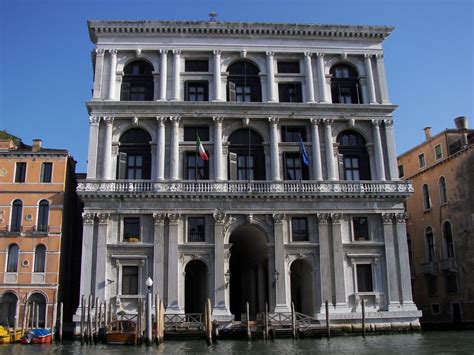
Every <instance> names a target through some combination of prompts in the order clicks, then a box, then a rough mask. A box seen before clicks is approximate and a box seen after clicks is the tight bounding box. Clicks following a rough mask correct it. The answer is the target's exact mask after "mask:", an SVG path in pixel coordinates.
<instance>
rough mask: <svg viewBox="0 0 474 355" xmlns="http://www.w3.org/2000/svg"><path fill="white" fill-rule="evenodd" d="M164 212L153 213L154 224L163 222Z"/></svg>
mask: <svg viewBox="0 0 474 355" xmlns="http://www.w3.org/2000/svg"><path fill="white" fill-rule="evenodd" d="M165 218H166V213H161V212H157V213H153V219H154V221H155V226H158V225H163V224H165Z"/></svg>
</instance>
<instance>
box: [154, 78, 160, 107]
mask: <svg viewBox="0 0 474 355" xmlns="http://www.w3.org/2000/svg"><path fill="white" fill-rule="evenodd" d="M159 99H160V74H159V73H157V72H155V71H154V72H153V100H155V101H158V100H159Z"/></svg>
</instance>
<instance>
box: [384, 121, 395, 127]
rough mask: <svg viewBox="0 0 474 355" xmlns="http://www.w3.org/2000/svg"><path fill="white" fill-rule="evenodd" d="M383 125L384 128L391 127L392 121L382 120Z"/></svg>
mask: <svg viewBox="0 0 474 355" xmlns="http://www.w3.org/2000/svg"><path fill="white" fill-rule="evenodd" d="M383 123H384V124H385V127H392V126H393V120H384V121H383Z"/></svg>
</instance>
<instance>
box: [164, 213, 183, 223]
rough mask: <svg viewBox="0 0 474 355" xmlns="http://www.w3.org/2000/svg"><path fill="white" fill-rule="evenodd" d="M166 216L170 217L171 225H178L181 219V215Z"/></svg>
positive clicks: (168, 214) (171, 214)
mask: <svg viewBox="0 0 474 355" xmlns="http://www.w3.org/2000/svg"><path fill="white" fill-rule="evenodd" d="M166 216H167V217H168V220H169V224H170V225H177V224H178V222H179V221H180V219H181V214H180V213H167V214H166Z"/></svg>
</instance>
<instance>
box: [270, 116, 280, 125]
mask: <svg viewBox="0 0 474 355" xmlns="http://www.w3.org/2000/svg"><path fill="white" fill-rule="evenodd" d="M279 121H280V119H279V118H278V117H268V122H270V125H271V126H276V125H277V124H278V122H279Z"/></svg>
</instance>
